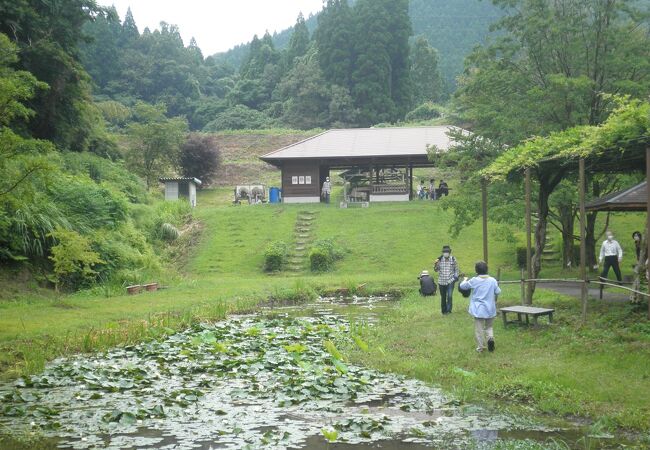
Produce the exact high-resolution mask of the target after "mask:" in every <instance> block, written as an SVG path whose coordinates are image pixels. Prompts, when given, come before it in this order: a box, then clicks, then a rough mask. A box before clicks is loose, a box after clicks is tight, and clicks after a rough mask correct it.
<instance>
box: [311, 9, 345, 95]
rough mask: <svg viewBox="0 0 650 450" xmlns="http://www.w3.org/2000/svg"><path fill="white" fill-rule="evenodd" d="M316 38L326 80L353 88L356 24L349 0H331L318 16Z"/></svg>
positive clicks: (319, 58)
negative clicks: (353, 45) (353, 46)
mask: <svg viewBox="0 0 650 450" xmlns="http://www.w3.org/2000/svg"><path fill="white" fill-rule="evenodd" d="M314 39H315V41H316V46H317V48H318V60H319V63H320V67H321V70H322V71H323V74H324V76H325V79H326V80H327V81H328V82H330V83H332V84H337V85H339V86H342V87H344V88H346V89H350V87H351V75H352V54H353V53H352V51H353V48H352V44H353V39H354V21H353V18H352V9H351V8H350V6H349V5H348V2H347V0H327V3H326V5H325V8H324V9H323V11H322V12H321V13H320V15H319V16H318V28H317V29H316V32H315V33H314Z"/></svg>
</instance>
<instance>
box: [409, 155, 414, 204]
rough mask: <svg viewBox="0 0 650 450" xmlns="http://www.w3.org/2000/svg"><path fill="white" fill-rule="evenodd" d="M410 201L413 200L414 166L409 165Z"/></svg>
mask: <svg viewBox="0 0 650 450" xmlns="http://www.w3.org/2000/svg"><path fill="white" fill-rule="evenodd" d="M408 172H409V200H413V164H410V163H409V167H408Z"/></svg>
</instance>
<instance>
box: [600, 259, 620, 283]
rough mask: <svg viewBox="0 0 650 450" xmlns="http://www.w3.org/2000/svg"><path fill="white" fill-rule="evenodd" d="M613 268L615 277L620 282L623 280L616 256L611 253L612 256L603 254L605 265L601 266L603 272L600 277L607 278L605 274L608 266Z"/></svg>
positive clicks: (607, 271)
mask: <svg viewBox="0 0 650 450" xmlns="http://www.w3.org/2000/svg"><path fill="white" fill-rule="evenodd" d="M610 267H611V268H612V269H614V273H615V274H616V279H617V280H618V281H619V282H621V281H623V278H622V277H621V268H620V267H619V266H618V256H616V255H612V256H605V265H604V266H603V273H601V274H600V276H601V277H603V278H607V274H608V273H609V268H610Z"/></svg>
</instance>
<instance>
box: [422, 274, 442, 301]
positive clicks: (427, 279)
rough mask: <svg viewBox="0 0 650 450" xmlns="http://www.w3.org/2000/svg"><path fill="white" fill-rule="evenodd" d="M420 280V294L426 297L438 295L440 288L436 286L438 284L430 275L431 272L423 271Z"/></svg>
mask: <svg viewBox="0 0 650 450" xmlns="http://www.w3.org/2000/svg"><path fill="white" fill-rule="evenodd" d="M418 280H420V294H422V295H423V296H425V297H431V296H433V295H436V291H437V290H438V287H437V286H436V282H435V281H433V278H432V277H431V275H429V272H428V271H427V270H423V271H422V273H421V274H420V276H419V277H418Z"/></svg>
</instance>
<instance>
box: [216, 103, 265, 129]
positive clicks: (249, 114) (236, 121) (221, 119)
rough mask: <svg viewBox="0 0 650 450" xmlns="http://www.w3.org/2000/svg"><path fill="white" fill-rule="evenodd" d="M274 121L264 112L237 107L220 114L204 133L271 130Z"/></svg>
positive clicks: (246, 107)
mask: <svg viewBox="0 0 650 450" xmlns="http://www.w3.org/2000/svg"><path fill="white" fill-rule="evenodd" d="M272 124H273V121H272V120H271V119H270V118H269V117H268V116H267V115H266V114H264V113H263V112H260V111H256V110H254V109H252V108H249V107H248V106H245V105H236V106H234V107H232V108H230V109H228V110H226V111H224V112H222V113H220V114H217V117H216V118H215V119H214V120H213V121H212V122H210V123H208V124H207V125H206V126H205V128H204V129H203V131H205V132H215V131H222V130H258V129H263V128H269V127H271V126H272Z"/></svg>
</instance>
